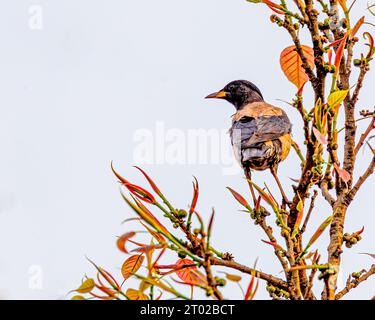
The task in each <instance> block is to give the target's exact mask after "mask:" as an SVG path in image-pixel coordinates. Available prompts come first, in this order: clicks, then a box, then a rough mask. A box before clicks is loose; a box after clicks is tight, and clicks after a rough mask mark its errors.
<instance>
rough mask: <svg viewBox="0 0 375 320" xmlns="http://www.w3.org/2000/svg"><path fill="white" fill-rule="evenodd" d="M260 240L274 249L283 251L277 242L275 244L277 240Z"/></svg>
mask: <svg viewBox="0 0 375 320" xmlns="http://www.w3.org/2000/svg"><path fill="white" fill-rule="evenodd" d="M262 242H264V243H266V244H269V245H270V246H272V247H274V248H275V249H276V250H279V251H283V248H282V247H281V246H280V245H279V244H277V242H271V241H266V240H262Z"/></svg>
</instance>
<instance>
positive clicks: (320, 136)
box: [312, 127, 328, 144]
mask: <svg viewBox="0 0 375 320" xmlns="http://www.w3.org/2000/svg"><path fill="white" fill-rule="evenodd" d="M312 129H313V132H314V136H315V138H316V140H318V141H319V142H320V143H321V144H328V141H327V138H326V137H325V136H324V135H323V134H322V133H321V132H320V131H319V130H318V129H317V128H315V127H313V128H312Z"/></svg>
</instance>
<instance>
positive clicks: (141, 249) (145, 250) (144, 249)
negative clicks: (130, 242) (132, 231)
mask: <svg viewBox="0 0 375 320" xmlns="http://www.w3.org/2000/svg"><path fill="white" fill-rule="evenodd" d="M164 247H165V246H164V245H161V244H152V245H146V246H142V247H139V248H135V249H133V250H132V251H131V252H141V253H146V254H147V253H148V252H149V251H152V250H155V249H163V248H164Z"/></svg>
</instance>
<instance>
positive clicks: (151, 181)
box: [134, 166, 163, 196]
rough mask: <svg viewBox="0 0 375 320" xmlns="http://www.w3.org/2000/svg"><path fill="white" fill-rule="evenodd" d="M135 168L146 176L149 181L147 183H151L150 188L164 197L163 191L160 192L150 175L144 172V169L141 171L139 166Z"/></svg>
mask: <svg viewBox="0 0 375 320" xmlns="http://www.w3.org/2000/svg"><path fill="white" fill-rule="evenodd" d="M134 168H136V169H138V170H139V171H141V172H142V174H143V175H144V176H145V178H146V179H147V181H148V182H149V184H150V186H151V188H152V190H154V191H155V193H156V194H157V195H159V196H160V195H161V196H162V195H163V194H162V193H161V191H160V190H159V188H158V187H157V186H156V184H155V182H154V181H153V180H152V179H151V178H150V177H149V175H148V174H147V173H146V172H145V171H144V170H143V169H141V168H140V167H137V166H135V167H134Z"/></svg>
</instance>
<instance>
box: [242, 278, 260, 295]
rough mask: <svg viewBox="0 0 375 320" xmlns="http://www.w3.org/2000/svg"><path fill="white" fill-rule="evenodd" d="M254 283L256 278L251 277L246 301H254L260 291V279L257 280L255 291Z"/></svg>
mask: <svg viewBox="0 0 375 320" xmlns="http://www.w3.org/2000/svg"><path fill="white" fill-rule="evenodd" d="M254 283H255V277H254V275H251V280H250V283H249V286H248V287H247V290H246V294H245V300H253V299H254V296H255V294H256V292H257V290H258V286H259V279H257V280H256V284H255V288H254V289H253V287H254Z"/></svg>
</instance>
